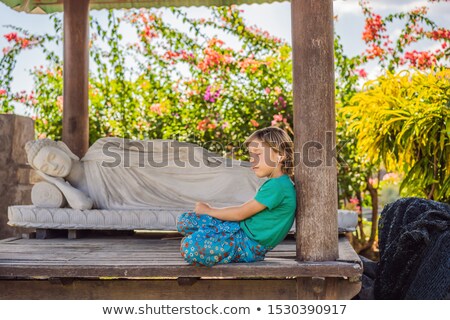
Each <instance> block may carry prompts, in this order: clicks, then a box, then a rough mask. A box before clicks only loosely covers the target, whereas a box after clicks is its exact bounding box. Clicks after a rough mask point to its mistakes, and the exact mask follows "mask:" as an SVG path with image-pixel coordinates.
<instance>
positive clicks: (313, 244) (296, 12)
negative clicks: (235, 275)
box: [291, 0, 338, 261]
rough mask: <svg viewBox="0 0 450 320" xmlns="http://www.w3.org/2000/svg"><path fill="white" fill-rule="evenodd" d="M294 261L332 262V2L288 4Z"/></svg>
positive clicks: (334, 207) (334, 194) (334, 189)
mask: <svg viewBox="0 0 450 320" xmlns="http://www.w3.org/2000/svg"><path fill="white" fill-rule="evenodd" d="M291 14H292V47H293V52H292V55H293V76H294V77H293V85H294V87H293V91H294V134H295V137H294V148H295V152H296V153H298V154H299V155H300V156H299V159H297V160H296V161H297V163H296V166H295V184H296V187H297V188H298V189H297V203H298V205H297V213H296V214H297V219H296V227H297V249H296V255H297V259H298V260H305V261H325V260H335V259H336V258H337V257H338V233H337V169H336V159H335V148H334V147H335V139H336V124H335V104H334V49H333V41H334V40H333V39H334V35H333V0H321V1H317V0H292V1H291Z"/></svg>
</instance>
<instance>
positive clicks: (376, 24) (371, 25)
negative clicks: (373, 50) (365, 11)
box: [362, 14, 386, 42]
mask: <svg viewBox="0 0 450 320" xmlns="http://www.w3.org/2000/svg"><path fill="white" fill-rule="evenodd" d="M381 31H386V28H385V27H384V26H383V21H382V20H381V16H380V15H378V14H374V15H373V16H372V18H367V19H366V25H365V26H364V32H363V36H362V38H363V40H364V41H365V42H369V41H372V40H375V39H377V38H379V37H380V34H379V33H380V32H381Z"/></svg>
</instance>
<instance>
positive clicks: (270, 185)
mask: <svg viewBox="0 0 450 320" xmlns="http://www.w3.org/2000/svg"><path fill="white" fill-rule="evenodd" d="M254 199H255V200H256V201H258V202H259V203H261V204H263V205H265V206H266V208H265V209H264V210H262V211H260V212H258V213H257V214H255V215H253V216H251V217H250V218H248V219H245V220H242V221H240V222H239V225H240V226H241V228H242V229H243V230H244V232H245V233H246V234H247V236H248V237H249V238H251V239H253V240H255V241H257V242H258V243H260V244H262V245H264V246H268V247H271V248H273V247H275V246H276V245H277V244H279V243H280V242H281V241H283V239H284V238H285V237H286V235H287V234H288V232H289V230H290V229H291V227H292V224H293V223H294V218H295V208H296V206H297V196H296V192H295V187H294V183H293V182H292V180H291V179H290V178H289V176H288V175H287V174H283V175H282V176H279V177H277V178H270V179H268V180H266V181H264V183H263V184H262V185H261V186H260V187H259V189H258V192H257V193H256V195H255V197H254Z"/></svg>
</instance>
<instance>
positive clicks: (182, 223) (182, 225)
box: [176, 211, 191, 233]
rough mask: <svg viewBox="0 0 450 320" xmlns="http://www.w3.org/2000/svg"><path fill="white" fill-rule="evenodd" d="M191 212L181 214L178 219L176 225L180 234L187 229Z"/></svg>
mask: <svg viewBox="0 0 450 320" xmlns="http://www.w3.org/2000/svg"><path fill="white" fill-rule="evenodd" d="M190 214H191V212H189V211H188V212H184V213H182V214H180V215H179V216H178V217H177V219H176V225H177V230H178V232H180V233H181V232H182V231H183V230H184V229H185V228H186V225H187V223H186V221H187V220H188V219H189V216H190Z"/></svg>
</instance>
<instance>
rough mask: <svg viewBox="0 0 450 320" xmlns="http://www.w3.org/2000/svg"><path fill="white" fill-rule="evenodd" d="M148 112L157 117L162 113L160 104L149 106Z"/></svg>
mask: <svg viewBox="0 0 450 320" xmlns="http://www.w3.org/2000/svg"><path fill="white" fill-rule="evenodd" d="M150 110H151V111H152V112H155V113H157V114H159V115H161V114H162V112H161V104H159V103H155V104H153V105H151V106H150Z"/></svg>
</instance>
